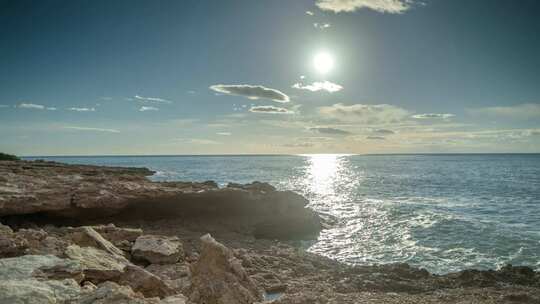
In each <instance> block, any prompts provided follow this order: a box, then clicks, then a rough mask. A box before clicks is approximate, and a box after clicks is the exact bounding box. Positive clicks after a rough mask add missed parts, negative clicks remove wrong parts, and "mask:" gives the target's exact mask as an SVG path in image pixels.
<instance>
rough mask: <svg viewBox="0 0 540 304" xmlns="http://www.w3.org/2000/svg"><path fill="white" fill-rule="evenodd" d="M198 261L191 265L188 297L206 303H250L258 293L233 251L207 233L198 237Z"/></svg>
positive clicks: (257, 296) (259, 296)
mask: <svg viewBox="0 0 540 304" xmlns="http://www.w3.org/2000/svg"><path fill="white" fill-rule="evenodd" d="M201 242H202V247H201V256H200V258H199V260H198V261H197V262H196V263H195V264H193V265H192V267H191V273H192V277H191V287H190V290H189V293H190V297H189V298H190V300H191V301H193V302H195V303H207V304H251V303H253V302H256V301H258V300H262V297H261V292H260V291H259V290H258V288H257V286H256V285H255V283H254V282H253V281H252V279H251V278H250V277H249V276H248V274H247V272H246V271H245V270H244V268H243V267H242V264H241V261H240V260H238V259H237V258H235V257H234V255H233V253H232V251H231V250H230V249H229V248H227V247H225V246H224V245H223V244H220V243H218V242H217V241H216V240H214V238H212V237H211V236H210V235H209V234H206V235H204V236H203V237H201Z"/></svg>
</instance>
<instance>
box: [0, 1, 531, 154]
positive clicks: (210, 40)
mask: <svg viewBox="0 0 540 304" xmlns="http://www.w3.org/2000/svg"><path fill="white" fill-rule="evenodd" d="M539 12H540V1H536V0H475V1H470V0H421V1H420V0H294V1H293V0H266V1H253V0H245V1H239V0H238V1H237V0H230V1H205V0H195V1H191V0H182V1H178V0H177V1H165V0H163V1H139V0H130V1H121V0H118V1H99V0H96V1H82V0H75V1H73V0H69V1H48V0H45V1H25V0H20V1H14V0H11V1H3V0H0V151H2V152H7V153H14V154H17V155H41V156H44V155H115V154H116V155H143V154H152V155H156V154H168V155H172V154H304V153H355V154H364V153H492V152H493V153H506V152H519V153H522V152H540V35H538V33H539V32H540V18H538V16H539V15H538V14H539Z"/></svg>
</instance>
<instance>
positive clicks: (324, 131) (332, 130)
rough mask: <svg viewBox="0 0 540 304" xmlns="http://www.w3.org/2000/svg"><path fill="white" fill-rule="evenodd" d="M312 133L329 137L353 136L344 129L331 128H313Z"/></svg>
mask: <svg viewBox="0 0 540 304" xmlns="http://www.w3.org/2000/svg"><path fill="white" fill-rule="evenodd" d="M309 130H310V131H313V132H316V133H320V134H329V135H348V134H351V132H349V131H345V130H342V129H336V128H330V127H311V128H309Z"/></svg>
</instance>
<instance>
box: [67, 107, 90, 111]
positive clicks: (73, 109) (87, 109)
mask: <svg viewBox="0 0 540 304" xmlns="http://www.w3.org/2000/svg"><path fill="white" fill-rule="evenodd" d="M68 110H70V111H75V112H95V111H96V109H95V108H77V107H72V108H69V109H68Z"/></svg>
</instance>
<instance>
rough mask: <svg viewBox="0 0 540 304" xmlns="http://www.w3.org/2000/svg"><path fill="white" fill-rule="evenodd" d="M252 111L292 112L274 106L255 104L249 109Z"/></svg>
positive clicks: (270, 112) (268, 112)
mask: <svg viewBox="0 0 540 304" xmlns="http://www.w3.org/2000/svg"><path fill="white" fill-rule="evenodd" d="M249 111H250V112H252V113H267V114H294V112H293V111H291V110H288V109H285V108H281V107H274V106H255V107H251V108H250V109H249Z"/></svg>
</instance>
